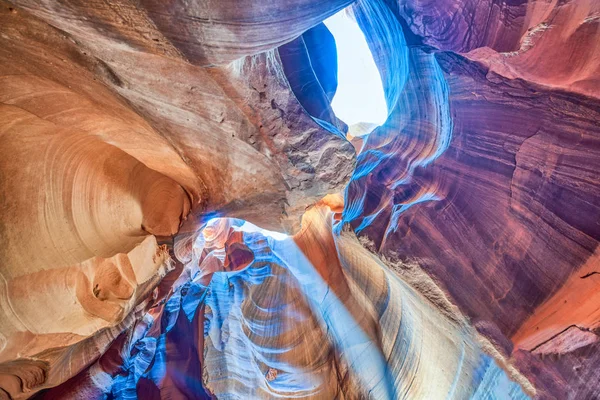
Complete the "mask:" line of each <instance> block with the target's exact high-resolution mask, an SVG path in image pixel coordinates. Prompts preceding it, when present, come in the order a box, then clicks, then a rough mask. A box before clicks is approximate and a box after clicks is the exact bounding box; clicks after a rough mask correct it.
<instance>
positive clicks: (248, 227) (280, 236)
mask: <svg viewBox="0 0 600 400" xmlns="http://www.w3.org/2000/svg"><path fill="white" fill-rule="evenodd" d="M239 230H240V231H242V232H260V233H261V234H263V235H264V236H270V237H272V238H273V239H275V240H284V239H287V238H288V237H289V236H288V235H286V234H285V233H279V232H274V231H269V230H267V229H262V228H259V227H258V226H256V225H254V224H251V223H250V222H248V221H246V222H244V224H243V225H242V226H240V227H239Z"/></svg>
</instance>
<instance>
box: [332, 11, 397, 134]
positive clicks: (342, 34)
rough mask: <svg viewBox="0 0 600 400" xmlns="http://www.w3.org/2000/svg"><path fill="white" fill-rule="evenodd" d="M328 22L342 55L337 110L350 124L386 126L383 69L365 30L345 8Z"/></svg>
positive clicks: (339, 67)
mask: <svg viewBox="0 0 600 400" xmlns="http://www.w3.org/2000/svg"><path fill="white" fill-rule="evenodd" d="M324 22H325V25H326V26H327V28H329V31H330V32H331V33H332V34H333V36H334V38H335V44H336V47H337V56H338V88H337V91H336V93H335V96H334V98H333V101H332V103H331V107H332V108H333V111H334V112H335V114H336V116H337V117H338V118H339V119H341V120H342V121H344V122H345V123H346V124H348V125H354V124H357V123H360V122H367V123H372V124H375V125H382V124H383V123H384V122H385V120H386V119H387V104H386V102H385V95H384V92H383V85H382V84H381V76H380V75H379V70H378V69H377V66H376V65H375V61H374V60H373V56H372V55H371V50H370V49H369V46H368V45H367V41H366V39H365V36H364V34H363V33H362V30H361V29H360V27H359V26H358V24H357V23H356V21H354V20H353V19H352V18H349V17H348V16H346V13H345V12H344V11H343V10H342V11H340V12H338V13H337V14H335V15H333V16H332V17H329V18H328V19H326V20H325V21H324Z"/></svg>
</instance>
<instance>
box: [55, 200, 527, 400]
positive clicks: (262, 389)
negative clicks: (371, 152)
mask: <svg viewBox="0 0 600 400" xmlns="http://www.w3.org/2000/svg"><path fill="white" fill-rule="evenodd" d="M332 216H333V214H332V213H331V212H330V211H329V208H328V207H327V206H325V205H321V206H319V207H316V208H313V209H312V210H311V211H309V212H308V213H307V214H305V217H304V226H305V228H303V229H302V230H301V231H300V232H299V233H298V234H297V235H296V236H294V237H293V238H292V237H289V238H287V239H285V240H275V239H273V238H271V237H265V236H263V235H261V234H260V233H243V232H239V231H237V230H236V226H235V224H236V222H235V221H234V222H233V224H234V225H232V223H231V222H230V220H220V221H219V222H217V223H215V224H214V225H213V226H214V227H215V228H216V229H214V230H212V231H211V232H208V234H206V235H202V236H200V237H199V238H198V240H197V242H196V244H195V246H194V254H195V256H194V260H193V262H191V263H189V264H187V265H186V267H185V269H184V272H183V273H182V275H181V277H180V279H179V285H178V284H177V283H176V284H175V286H174V291H173V294H172V295H171V296H170V297H169V299H168V300H167V302H166V303H164V304H163V305H161V306H157V307H156V308H154V309H151V310H150V311H149V313H148V314H146V316H145V317H144V319H143V320H142V321H141V322H139V323H138V324H137V325H136V327H134V328H133V329H132V330H130V333H129V334H128V335H127V338H126V339H125V342H124V344H123V342H120V341H117V342H116V343H117V345H118V346H122V347H121V348H120V351H119V354H120V355H121V357H123V359H122V367H120V371H118V372H117V371H114V370H112V371H111V369H110V368H106V367H105V366H104V364H103V362H102V359H101V360H100V361H98V362H97V363H96V364H94V366H93V367H92V368H90V369H89V372H86V374H85V375H83V376H79V377H77V378H75V382H76V383H77V385H78V386H77V390H78V391H79V392H86V393H95V394H96V396H97V397H102V393H104V394H109V393H110V395H112V396H113V397H119V398H121V397H122V398H130V397H131V398H135V397H136V396H137V397H139V398H153V397H156V396H161V397H186V396H187V397H188V398H204V397H207V396H208V395H209V394H210V395H212V396H215V397H217V398H243V397H245V396H250V397H251V398H290V397H294V398H336V397H337V398H377V399H387V398H390V399H391V398H487V397H486V396H490V395H491V394H493V393H496V392H497V393H506V394H508V395H509V396H510V397H511V398H515V399H517V398H523V399H524V398H527V396H526V395H525V393H524V392H523V388H522V387H521V386H519V385H518V384H516V383H514V382H512V381H511V380H510V379H509V377H508V376H507V372H506V371H505V370H503V369H501V368H500V367H499V365H503V366H504V367H505V368H508V369H507V371H508V373H510V374H512V375H511V377H512V378H513V379H520V380H521V383H523V384H525V385H526V388H527V389H528V390H532V388H531V387H530V386H529V385H528V383H527V381H526V380H524V379H523V378H522V377H520V376H519V374H518V373H517V372H516V370H515V369H514V368H512V367H509V366H508V365H507V364H505V363H506V360H505V359H504V358H503V357H502V356H500V355H499V353H497V352H494V353H493V354H494V356H495V357H497V359H494V358H493V357H491V356H490V355H488V354H486V353H485V352H484V349H487V350H489V349H491V347H490V346H489V343H487V342H486V341H485V340H483V339H482V338H480V337H479V336H478V334H477V333H476V331H475V330H474V329H473V328H470V327H469V326H468V324H467V321H466V320H464V319H463V318H462V317H461V316H460V315H459V314H457V313H456V310H455V309H454V308H453V307H452V306H451V305H450V303H449V302H448V300H447V299H445V297H444V296H443V294H441V292H439V293H437V296H439V297H437V298H436V299H435V301H436V302H437V303H438V304H434V303H432V302H430V300H428V299H426V298H424V297H423V296H422V295H420V294H419V293H418V292H417V291H415V290H414V289H413V288H412V287H411V286H409V285H407V284H406V283H404V282H403V281H402V280H401V279H400V278H399V276H398V275H396V274H395V273H394V272H393V271H392V270H391V269H389V268H388V267H387V266H385V264H383V263H382V262H381V261H380V260H379V259H377V258H376V257H374V256H373V255H372V254H370V253H369V252H368V251H367V250H366V249H365V248H364V247H363V246H362V245H361V244H360V243H359V242H358V240H357V239H356V237H355V236H354V235H353V234H352V233H350V232H343V233H342V234H341V235H340V236H333V235H332V233H331V232H332V226H331V223H332V221H333V220H332ZM323 250H326V251H323ZM395 267H396V268H408V266H402V265H400V264H398V265H396V266H395ZM421 274H422V273H421ZM182 278H183V279H182ZM422 279H423V281H422V282H421V284H427V281H428V278H427V277H426V276H425V275H424V274H422ZM429 285H430V287H432V288H435V285H434V284H433V283H431V282H429ZM430 294H431V295H432V296H433V295H434V294H433V293H430ZM432 298H433V297H432ZM438 307H442V308H443V309H444V311H442V310H440V309H439V308H438ZM188 335H189V336H188ZM183 343H185V344H186V345H183ZM486 343H487V344H486ZM190 344H193V346H191V347H190V346H189V345H190ZM498 363H500V364H498ZM434 381H435V384H434V385H432V384H431V382H434ZM99 382H101V383H102V384H101V385H99V384H98V383H99ZM72 387H73V386H72V384H71V385H69V384H66V385H63V386H61V387H58V388H56V389H53V390H51V391H49V392H46V393H45V395H44V396H43V397H44V398H53V396H60V395H61V394H63V393H64V391H66V390H69V389H70V388H72ZM202 388H205V389H204V390H205V392H204V391H202V390H200V389H202ZM242 393H244V394H243V395H242Z"/></svg>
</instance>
